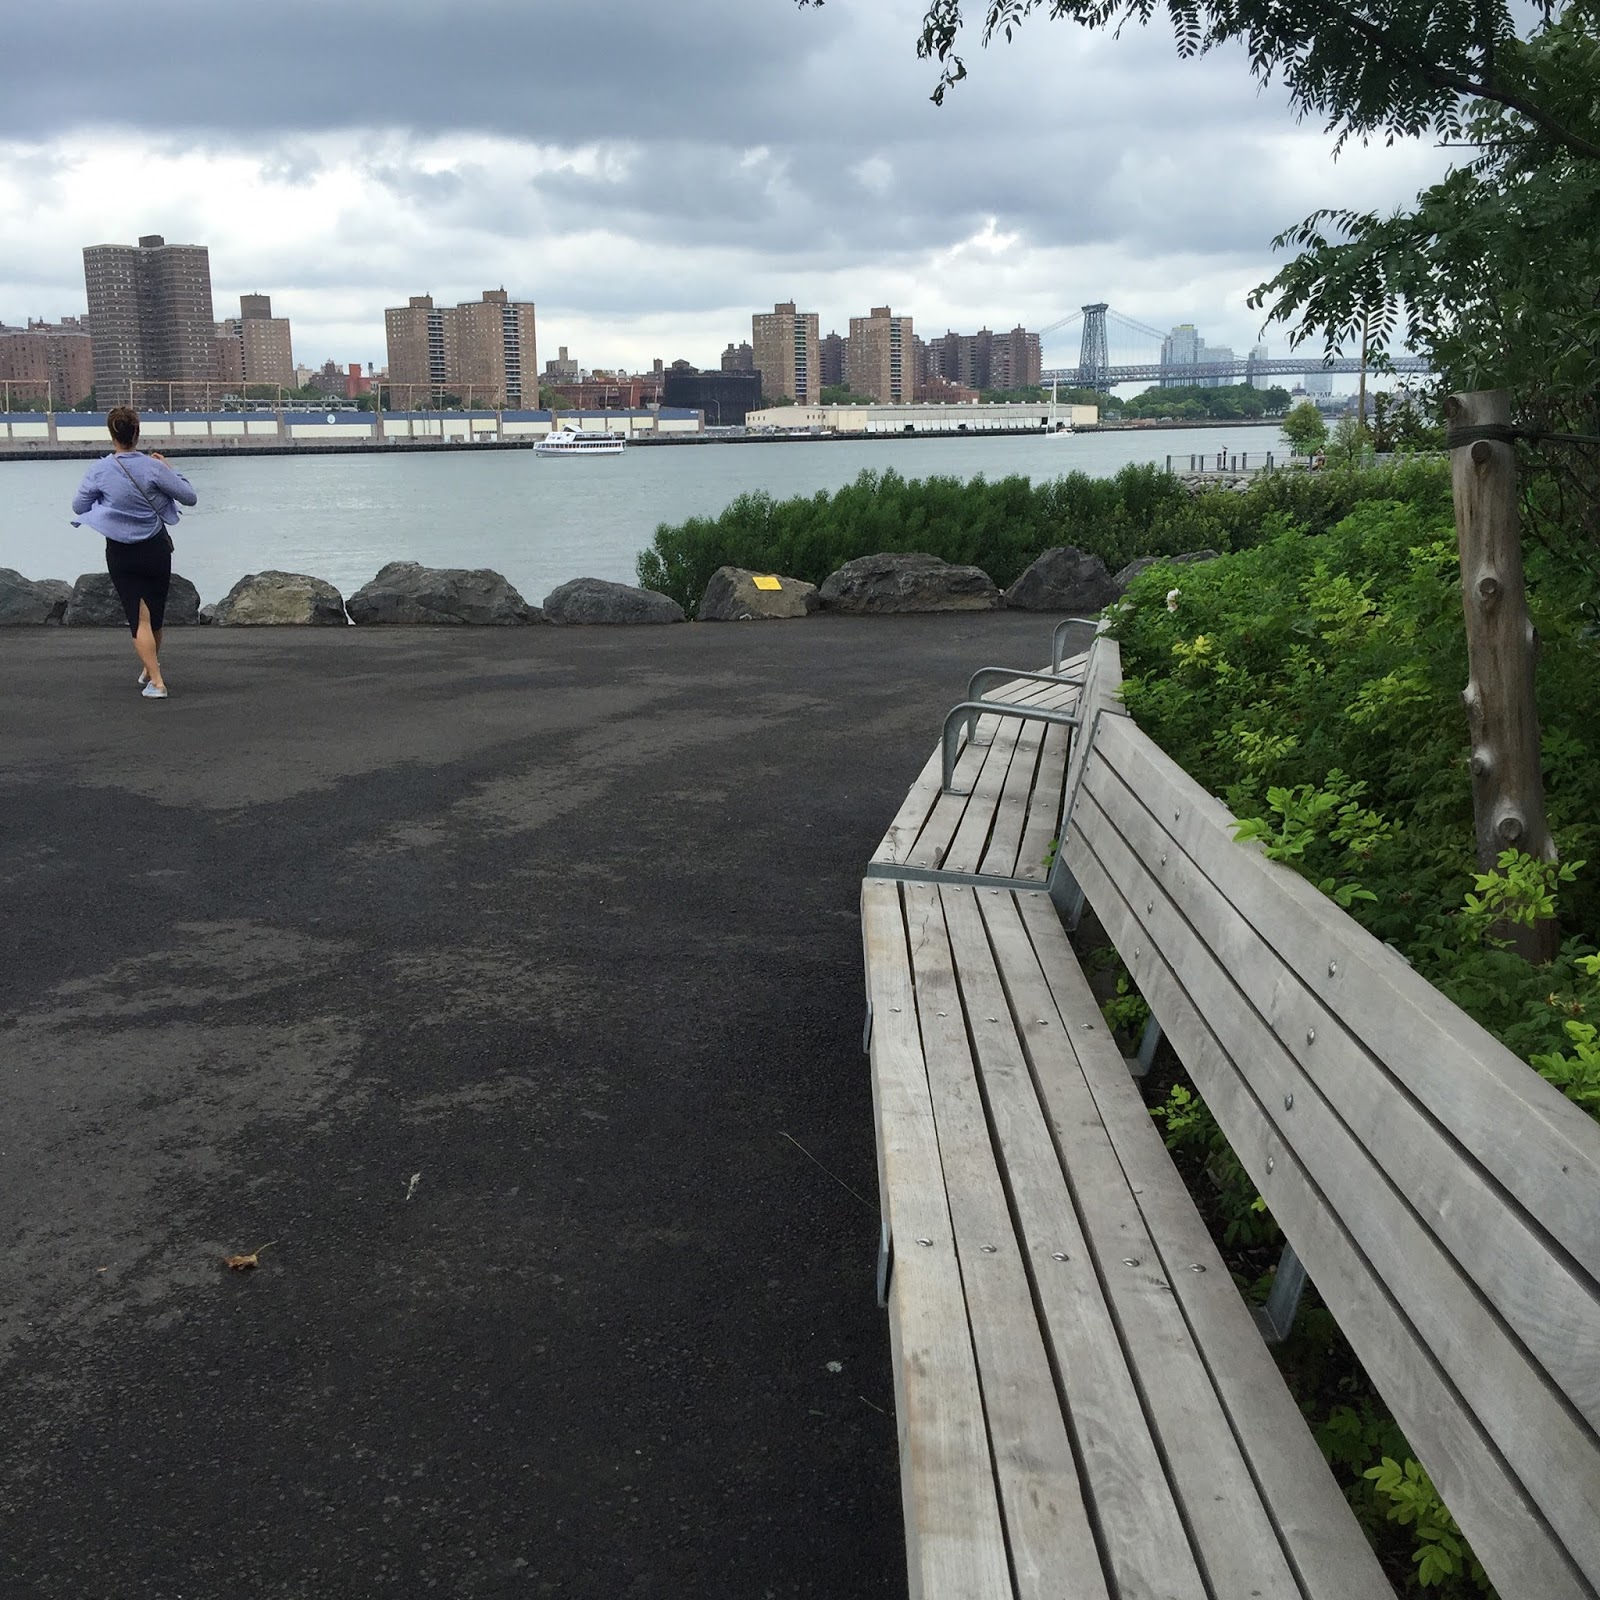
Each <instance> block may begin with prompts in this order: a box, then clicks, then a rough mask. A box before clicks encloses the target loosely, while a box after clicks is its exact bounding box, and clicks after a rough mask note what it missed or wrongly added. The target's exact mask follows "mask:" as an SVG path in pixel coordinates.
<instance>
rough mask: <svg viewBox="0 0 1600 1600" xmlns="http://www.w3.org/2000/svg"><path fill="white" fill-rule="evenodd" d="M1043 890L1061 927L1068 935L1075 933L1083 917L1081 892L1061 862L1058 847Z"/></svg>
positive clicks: (1076, 881)
mask: <svg viewBox="0 0 1600 1600" xmlns="http://www.w3.org/2000/svg"><path fill="white" fill-rule="evenodd" d="M1045 889H1046V890H1047V891H1048V892H1049V895H1050V903H1051V904H1052V905H1053V906H1054V907H1055V908H1056V915H1057V916H1058V917H1060V918H1061V926H1062V927H1063V928H1065V929H1066V930H1067V932H1068V933H1076V932H1077V931H1078V923H1079V922H1080V921H1081V920H1082V917H1083V906H1084V898H1083V890H1082V889H1080V888H1079V887H1078V880H1077V879H1076V878H1074V877H1073V876H1072V873H1071V872H1070V871H1069V870H1068V868H1067V866H1066V863H1065V862H1063V861H1062V859H1061V847H1060V846H1059V845H1057V846H1056V859H1055V862H1054V864H1053V865H1052V866H1051V869H1050V876H1049V878H1048V879H1046V881H1045Z"/></svg>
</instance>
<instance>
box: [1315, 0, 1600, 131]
mask: <svg viewBox="0 0 1600 1600" xmlns="http://www.w3.org/2000/svg"><path fill="white" fill-rule="evenodd" d="M1339 10H1340V11H1341V12H1342V14H1343V16H1344V19H1345V21H1346V22H1348V23H1349V25H1350V27H1351V28H1352V29H1353V30H1354V31H1355V32H1356V33H1357V34H1359V35H1360V36H1361V38H1362V39H1364V40H1365V41H1366V42H1367V43H1368V44H1369V45H1371V46H1372V48H1373V49H1374V51H1376V52H1377V54H1378V55H1380V56H1383V57H1386V58H1387V59H1388V60H1390V61H1394V62H1397V63H1398V64H1399V65H1401V66H1403V67H1405V68H1406V69H1407V70H1408V71H1411V72H1415V73H1416V74H1417V76H1418V77H1420V78H1422V79H1423V80H1424V81H1425V82H1427V83H1431V84H1432V85H1433V86H1434V88H1436V89H1448V90H1450V91H1452V92H1453V93H1455V94H1463V95H1467V96H1469V97H1470V98H1472V99H1475V100H1488V101H1490V102H1492V103H1493V104H1495V105H1501V106H1504V107H1505V108H1506V109H1507V110H1508V111H1516V112H1520V113H1521V115H1523V116H1525V117H1526V118H1527V119H1528V121H1529V122H1531V123H1533V124H1534V126H1535V127H1538V128H1542V129H1543V130H1544V132H1546V133H1548V134H1549V135H1550V136H1551V138H1553V139H1555V140H1556V141H1557V142H1558V143H1560V144H1563V145H1565V146H1566V147H1567V149H1569V150H1571V151H1572V152H1573V153H1574V154H1575V155H1581V156H1587V157H1588V158H1589V159H1590V160H1591V161H1600V144H1596V143H1594V142H1593V141H1592V140H1590V139H1585V138H1584V137H1583V135H1582V134H1579V133H1574V132H1573V131H1572V130H1571V129H1570V128H1566V127H1564V126H1563V125H1562V124H1561V123H1559V122H1557V121H1556V119H1555V118H1554V117H1552V116H1551V115H1550V114H1549V112H1547V111H1545V110H1544V109H1543V108H1542V107H1540V106H1538V105H1536V104H1535V103H1534V102H1533V101H1531V100H1529V99H1527V98H1526V97H1525V96H1523V95H1520V94H1516V93H1514V92H1513V91H1511V90H1509V89H1502V88H1501V87H1500V86H1499V85H1497V84H1494V83H1491V82H1489V81H1487V80H1486V79H1478V78H1469V77H1466V76H1464V75H1463V74H1461V73H1459V72H1452V71H1451V70H1450V69H1449V68H1448V67H1443V66H1439V65H1438V64H1437V63H1435V62H1432V61H1428V60H1425V59H1424V58H1422V57H1420V56H1418V55H1417V54H1416V53H1415V52H1413V51H1410V50H1407V49H1404V48H1402V47H1398V46H1396V45H1395V44H1394V42H1393V37H1392V35H1391V34H1390V33H1388V32H1387V31H1385V30H1384V29H1383V28H1380V27H1379V26H1378V25H1377V24H1376V23H1373V22H1369V21H1367V19H1366V18H1365V17H1362V16H1358V15H1357V14H1356V13H1355V12H1353V11H1349V10H1345V9H1343V8H1339Z"/></svg>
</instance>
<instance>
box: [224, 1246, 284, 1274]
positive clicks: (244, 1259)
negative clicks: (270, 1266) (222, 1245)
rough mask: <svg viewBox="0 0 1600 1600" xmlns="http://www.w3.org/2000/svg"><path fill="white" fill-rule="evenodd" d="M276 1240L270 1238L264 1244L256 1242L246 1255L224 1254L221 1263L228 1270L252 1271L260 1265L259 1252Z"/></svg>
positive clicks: (268, 1247) (267, 1248)
mask: <svg viewBox="0 0 1600 1600" xmlns="http://www.w3.org/2000/svg"><path fill="white" fill-rule="evenodd" d="M277 1242H278V1241H277V1240H276V1239H270V1240H268V1241H267V1243H266V1244H258V1245H257V1246H256V1247H255V1249H254V1250H252V1251H251V1252H250V1254H249V1255H247V1256H224V1257H223V1258H222V1264H223V1266H225V1267H226V1268H227V1269H228V1270H229V1271H230V1272H253V1271H254V1270H255V1269H256V1268H257V1267H259V1266H260V1265H261V1252H262V1251H263V1250H270V1249H271V1248H272V1246H273V1245H275V1244H276V1243H277Z"/></svg>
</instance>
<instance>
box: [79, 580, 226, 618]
mask: <svg viewBox="0 0 1600 1600" xmlns="http://www.w3.org/2000/svg"><path fill="white" fill-rule="evenodd" d="M62 620H63V621H64V622H65V623H66V625H67V626H68V627H69V628H126V627H127V626H128V618H127V615H126V613H125V612H124V611H123V609H122V602H121V601H120V600H119V599H118V598H117V591H116V590H115V589H114V588H112V586H111V575H110V574H109V573H105V572H86V573H84V575H83V576H82V577H81V578H79V579H78V581H77V582H76V583H75V584H73V586H72V598H71V599H70V600H69V601H68V602H67V614H66V616H65V617H64V618H63V619H62ZM199 620H200V592H199V590H197V589H196V588H195V586H194V585H193V584H192V583H190V582H189V580H188V579H187V578H180V577H179V576H178V574H177V573H176V572H175V573H173V575H172V587H171V588H170V589H169V590H168V591H167V611H166V616H165V617H164V618H163V619H162V626H163V627H164V628H181V627H184V626H186V625H188V624H190V623H195V622H198V621H199Z"/></svg>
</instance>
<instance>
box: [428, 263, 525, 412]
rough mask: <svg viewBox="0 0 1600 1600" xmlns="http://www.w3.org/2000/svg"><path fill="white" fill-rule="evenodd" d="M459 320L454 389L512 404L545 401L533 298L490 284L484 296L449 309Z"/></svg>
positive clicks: (469, 396)
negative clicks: (541, 396) (517, 297)
mask: <svg viewBox="0 0 1600 1600" xmlns="http://www.w3.org/2000/svg"><path fill="white" fill-rule="evenodd" d="M446 315H447V316H448V317H449V318H450V319H452V320H453V321H454V324H455V327H454V339H453V341H452V340H448V339H447V340H446V348H447V349H450V348H453V350H454V354H455V363H454V365H453V367H451V368H450V371H449V383H450V388H451V391H452V392H453V393H455V394H459V395H461V396H462V397H463V398H467V399H469V400H474V401H479V402H487V403H490V404H494V405H504V406H510V407H516V406H521V405H522V404H523V403H524V401H525V400H526V402H527V403H528V404H529V405H532V406H537V405H538V403H539V366H538V350H537V347H536V341H535V334H534V308H533V302H532V301H531V300H513V299H512V298H511V297H510V295H508V294H507V293H506V291H505V290H504V289H485V290H484V291H483V298H482V299H481V300H469V301H465V302H463V303H462V304H461V305H458V306H456V307H455V308H454V310H453V311H450V312H447V313H446Z"/></svg>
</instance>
